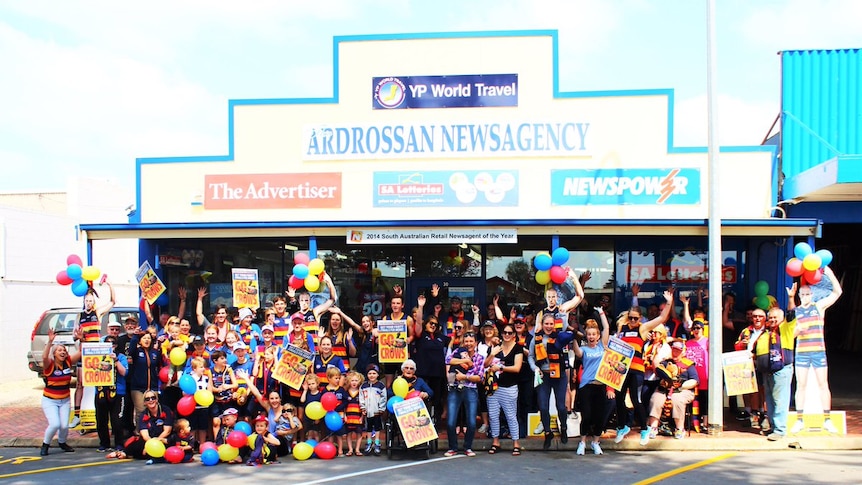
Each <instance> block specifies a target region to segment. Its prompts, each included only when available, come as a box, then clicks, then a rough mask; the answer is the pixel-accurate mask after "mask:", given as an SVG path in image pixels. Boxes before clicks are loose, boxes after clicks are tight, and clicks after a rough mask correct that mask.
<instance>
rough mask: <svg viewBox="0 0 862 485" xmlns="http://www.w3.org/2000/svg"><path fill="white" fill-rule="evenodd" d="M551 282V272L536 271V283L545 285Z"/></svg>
mask: <svg viewBox="0 0 862 485" xmlns="http://www.w3.org/2000/svg"><path fill="white" fill-rule="evenodd" d="M550 282H551V273H550V272H548V271H547V270H543V271H536V283H538V284H540V285H547V284H548V283H550Z"/></svg>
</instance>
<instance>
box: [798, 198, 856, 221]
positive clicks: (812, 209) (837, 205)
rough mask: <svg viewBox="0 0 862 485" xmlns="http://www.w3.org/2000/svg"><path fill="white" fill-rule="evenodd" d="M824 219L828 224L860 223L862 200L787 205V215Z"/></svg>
mask: <svg viewBox="0 0 862 485" xmlns="http://www.w3.org/2000/svg"><path fill="white" fill-rule="evenodd" d="M791 214H792V215H793V217H802V218H819V219H823V222H824V223H826V224H858V223H859V220H860V216H859V214H862V202H802V203H801V204H797V205H793V206H789V207H787V215H788V217H789V216H790V215H791Z"/></svg>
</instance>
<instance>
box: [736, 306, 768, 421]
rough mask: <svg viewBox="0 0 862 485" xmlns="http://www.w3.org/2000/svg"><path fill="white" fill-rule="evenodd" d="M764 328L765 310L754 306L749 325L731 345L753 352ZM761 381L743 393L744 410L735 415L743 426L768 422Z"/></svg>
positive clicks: (737, 348)
mask: <svg viewBox="0 0 862 485" xmlns="http://www.w3.org/2000/svg"><path fill="white" fill-rule="evenodd" d="M765 330H766V311H765V310H763V309H761V308H757V307H754V308H752V310H751V325H749V326H748V327H746V328H744V329H742V332H740V333H739V337H738V338H737V339H736V343H735V344H734V345H733V347H734V349H735V350H747V351H749V352H753V350H754V344H755V342H757V339H758V338H759V337H760V335H761V334H763V332H764V331H765ZM760 391H761V383H760V382H758V383H757V391H755V392H752V393H749V394H744V395H743V396H742V402H743V406H744V411H742V412H740V413H739V414H738V415H737V420H739V421H743V426H753V427H755V428H761V429H762V428H763V426H764V425H766V424H767V423H769V420H768V417H767V415H766V413H765V412H764V410H763V396H762V395H761V392H760Z"/></svg>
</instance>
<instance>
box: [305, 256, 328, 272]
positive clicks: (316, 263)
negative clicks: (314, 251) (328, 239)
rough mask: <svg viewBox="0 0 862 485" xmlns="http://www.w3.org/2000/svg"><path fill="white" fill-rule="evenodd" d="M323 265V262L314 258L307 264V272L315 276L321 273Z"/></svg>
mask: <svg viewBox="0 0 862 485" xmlns="http://www.w3.org/2000/svg"><path fill="white" fill-rule="evenodd" d="M323 269H324V265H323V260H322V259H320V258H314V259H312V260H311V261H309V262H308V272H309V273H310V274H313V275H315V276H317V275H319V274H320V273H323Z"/></svg>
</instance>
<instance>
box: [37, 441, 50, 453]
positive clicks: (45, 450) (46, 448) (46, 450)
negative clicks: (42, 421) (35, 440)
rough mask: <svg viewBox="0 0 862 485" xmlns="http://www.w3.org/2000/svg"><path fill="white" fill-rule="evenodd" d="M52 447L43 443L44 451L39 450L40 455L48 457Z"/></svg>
mask: <svg viewBox="0 0 862 485" xmlns="http://www.w3.org/2000/svg"><path fill="white" fill-rule="evenodd" d="M50 447H51V445H49V444H48V443H42V449H41V450H39V455H41V456H48V448H50Z"/></svg>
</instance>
